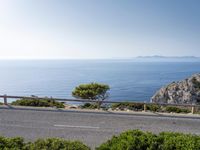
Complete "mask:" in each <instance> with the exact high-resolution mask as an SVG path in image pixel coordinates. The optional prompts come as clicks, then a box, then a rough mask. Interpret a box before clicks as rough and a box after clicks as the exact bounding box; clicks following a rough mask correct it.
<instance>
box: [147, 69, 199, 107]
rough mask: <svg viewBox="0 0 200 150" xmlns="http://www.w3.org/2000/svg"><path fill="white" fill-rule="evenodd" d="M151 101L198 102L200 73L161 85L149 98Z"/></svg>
mask: <svg viewBox="0 0 200 150" xmlns="http://www.w3.org/2000/svg"><path fill="white" fill-rule="evenodd" d="M151 102H154V103H171V104H197V103H200V73H199V74H194V75H192V76H191V77H189V78H187V79H185V80H182V81H178V82H173V83H171V84H169V85H167V86H165V87H162V88H161V89H160V90H158V91H157V92H156V93H155V95H154V96H153V97H152V98H151Z"/></svg>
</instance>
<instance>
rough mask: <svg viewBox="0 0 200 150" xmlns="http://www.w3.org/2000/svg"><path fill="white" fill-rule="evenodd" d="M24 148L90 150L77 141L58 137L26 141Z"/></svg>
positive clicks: (33, 149)
mask: <svg viewBox="0 0 200 150" xmlns="http://www.w3.org/2000/svg"><path fill="white" fill-rule="evenodd" d="M25 149H26V150H90V148H89V147H87V146H86V145H84V144H83V143H81V142H78V141H73V142H71V141H66V140H64V139H59V138H49V139H38V140H37V141H35V142H33V143H27V145H26V146H25Z"/></svg>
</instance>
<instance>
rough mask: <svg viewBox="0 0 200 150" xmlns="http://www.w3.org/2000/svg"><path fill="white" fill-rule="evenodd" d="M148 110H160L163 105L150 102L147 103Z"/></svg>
mask: <svg viewBox="0 0 200 150" xmlns="http://www.w3.org/2000/svg"><path fill="white" fill-rule="evenodd" d="M147 110H150V111H153V112H159V111H161V110H162V108H161V106H159V105H156V104H148V105H147Z"/></svg>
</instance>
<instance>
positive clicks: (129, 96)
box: [0, 60, 200, 102]
mask: <svg viewBox="0 0 200 150" xmlns="http://www.w3.org/2000/svg"><path fill="white" fill-rule="evenodd" d="M199 72H200V62H135V61H132V60H0V94H1V95H3V94H7V95H15V96H30V95H35V96H47V97H56V98H73V97H72V95H71V92H72V90H73V89H74V88H75V87H76V86H78V85H79V84H84V83H91V82H98V83H104V84H108V85H109V86H110V91H109V93H110V97H109V100H111V101H112V100H115V101H142V102H148V101H150V99H151V97H152V96H153V95H154V93H155V92H156V91H157V90H159V89H160V88H161V87H163V86H165V85H167V84H169V83H171V82H173V81H179V80H182V79H185V78H187V77H189V76H191V75H192V74H195V73H199Z"/></svg>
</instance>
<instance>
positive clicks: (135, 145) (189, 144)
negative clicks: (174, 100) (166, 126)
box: [96, 130, 200, 150]
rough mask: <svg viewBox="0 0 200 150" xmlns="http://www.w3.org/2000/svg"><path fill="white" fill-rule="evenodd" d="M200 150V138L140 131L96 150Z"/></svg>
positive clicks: (131, 132) (121, 137) (119, 137)
mask: <svg viewBox="0 0 200 150" xmlns="http://www.w3.org/2000/svg"><path fill="white" fill-rule="evenodd" d="M125 149H126V150H199V149H200V136H196V135H190V134H182V133H171V132H162V133H160V134H158V135H156V134H153V133H150V132H142V131H139V130H133V131H127V132H124V133H122V134H120V135H119V136H113V138H112V139H111V140H108V141H107V142H105V143H103V144H102V145H100V146H99V147H97V148H96V150H125Z"/></svg>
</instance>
